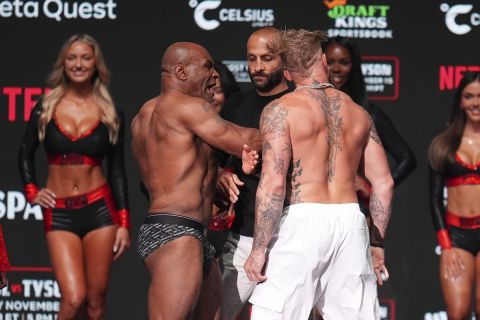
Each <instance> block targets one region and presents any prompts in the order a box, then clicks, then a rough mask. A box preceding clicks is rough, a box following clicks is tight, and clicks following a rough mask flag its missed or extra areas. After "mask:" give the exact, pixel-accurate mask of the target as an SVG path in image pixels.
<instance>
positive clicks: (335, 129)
mask: <svg viewBox="0 0 480 320" xmlns="http://www.w3.org/2000/svg"><path fill="white" fill-rule="evenodd" d="M309 92H310V95H311V96H312V97H313V98H314V99H315V100H317V101H320V102H321V106H322V110H323V112H324V115H325V120H326V123H327V143H328V147H329V148H328V182H332V181H333V178H334V177H335V164H336V159H337V153H338V152H341V151H342V144H341V142H340V135H341V132H342V125H343V122H342V117H340V107H341V96H340V94H339V93H337V95H336V96H335V97H333V98H332V97H329V96H328V95H327V94H326V93H325V92H324V91H311V90H310V91H309Z"/></svg>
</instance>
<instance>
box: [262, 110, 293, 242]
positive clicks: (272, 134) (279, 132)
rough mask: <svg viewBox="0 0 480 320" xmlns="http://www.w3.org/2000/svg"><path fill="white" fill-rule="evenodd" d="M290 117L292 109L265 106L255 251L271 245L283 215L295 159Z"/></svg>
mask: <svg viewBox="0 0 480 320" xmlns="http://www.w3.org/2000/svg"><path fill="white" fill-rule="evenodd" d="M287 116H288V109H287V108H285V107H284V106H282V105H281V104H279V103H278V102H277V101H273V102H272V103H270V104H269V105H267V106H266V107H265V109H264V110H263V112H262V116H261V119H260V131H261V133H262V136H263V149H262V159H263V165H262V174H261V176H260V183H259V186H258V189H257V196H256V204H255V229H254V236H253V238H254V239H253V250H255V249H261V250H264V249H265V248H266V247H267V246H268V243H269V242H270V239H271V238H272V235H273V232H274V231H275V229H276V228H277V226H278V224H279V222H280V218H281V216H282V211H283V203H284V200H285V193H286V177H287V172H288V167H289V164H290V161H291V156H292V155H291V150H292V146H291V142H290V136H289V133H288V127H287V121H286V120H287Z"/></svg>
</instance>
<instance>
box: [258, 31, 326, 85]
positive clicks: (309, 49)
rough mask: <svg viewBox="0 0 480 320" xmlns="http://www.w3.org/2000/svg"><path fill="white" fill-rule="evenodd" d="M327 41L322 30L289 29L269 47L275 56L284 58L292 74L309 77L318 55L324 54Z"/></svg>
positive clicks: (282, 32)
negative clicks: (323, 46) (323, 49)
mask: <svg viewBox="0 0 480 320" xmlns="http://www.w3.org/2000/svg"><path fill="white" fill-rule="evenodd" d="M326 41H327V36H326V34H325V32H323V31H321V30H317V31H308V30H305V29H298V30H297V29H287V30H284V31H281V32H280V35H279V37H278V38H277V40H276V41H273V42H272V43H270V44H268V45H267V48H268V49H269V51H271V52H272V53H273V54H279V55H280V56H281V57H282V60H283V63H284V65H285V67H286V68H287V69H288V71H289V72H290V73H296V74H298V75H300V76H303V77H308V76H309V75H310V74H309V73H310V72H309V69H310V68H311V67H312V65H313V64H314V63H315V61H316V59H317V57H318V54H319V53H320V54H321V53H322V52H323V51H322V45H323V43H325V42H326Z"/></svg>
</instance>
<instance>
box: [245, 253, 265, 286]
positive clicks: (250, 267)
mask: <svg viewBox="0 0 480 320" xmlns="http://www.w3.org/2000/svg"><path fill="white" fill-rule="evenodd" d="M264 265H265V250H264V249H253V250H252V252H250V255H249V256H248V259H247V261H246V262H245V264H244V265H243V268H244V269H245V272H246V273H247V277H248V279H249V280H250V281H255V282H262V281H265V280H267V277H266V276H265V275H263V274H262V271H263V267H264Z"/></svg>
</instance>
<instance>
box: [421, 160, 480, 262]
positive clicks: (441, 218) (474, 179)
mask: <svg viewBox="0 0 480 320" xmlns="http://www.w3.org/2000/svg"><path fill="white" fill-rule="evenodd" d="M477 184H480V163H479V164H476V165H471V164H468V163H465V162H464V161H463V160H462V158H461V157H460V156H459V155H458V153H456V154H455V161H454V162H453V163H451V162H450V161H446V163H445V168H444V170H443V172H438V171H435V170H433V169H432V168H431V167H430V207H431V211H432V218H433V224H434V226H435V231H436V232H437V237H438V242H439V244H440V246H441V247H442V249H450V248H451V247H456V248H461V249H464V250H467V251H469V252H470V253H471V254H472V255H474V256H476V255H477V253H478V252H479V251H480V212H479V213H478V215H473V216H469V217H460V216H458V215H457V214H455V213H454V212H448V211H446V210H445V204H444V187H445V186H447V187H448V188H452V187H457V186H462V185H477Z"/></svg>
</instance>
